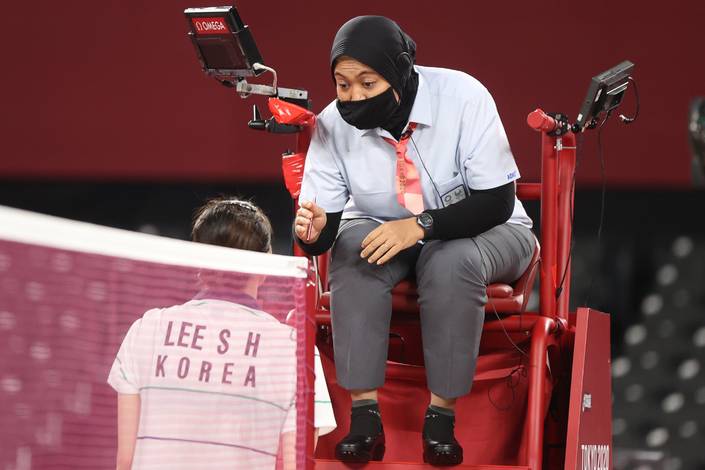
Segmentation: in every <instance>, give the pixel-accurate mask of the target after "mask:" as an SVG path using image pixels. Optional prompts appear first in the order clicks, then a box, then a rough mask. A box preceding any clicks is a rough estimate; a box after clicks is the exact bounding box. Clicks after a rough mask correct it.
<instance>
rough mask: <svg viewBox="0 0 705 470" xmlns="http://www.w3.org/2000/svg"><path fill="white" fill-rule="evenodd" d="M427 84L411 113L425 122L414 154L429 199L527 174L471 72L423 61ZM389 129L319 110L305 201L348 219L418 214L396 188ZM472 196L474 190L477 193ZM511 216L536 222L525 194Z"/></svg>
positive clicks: (442, 199)
mask: <svg viewBox="0 0 705 470" xmlns="http://www.w3.org/2000/svg"><path fill="white" fill-rule="evenodd" d="M415 70H416V71H417V72H418V74H419V87H418V91H417V93H416V99H415V101H414V105H413V107H412V109H411V114H410V116H409V121H410V122H415V123H417V127H416V130H415V131H414V133H413V134H412V139H413V140H412V142H411V143H410V145H409V146H408V147H407V154H408V156H409V157H410V158H411V159H412V160H413V162H414V165H415V166H416V168H417V170H418V172H419V175H420V179H421V187H422V192H423V200H424V207H425V208H426V209H438V208H441V207H446V206H448V205H450V204H454V203H456V202H458V201H460V200H461V199H463V198H464V197H468V196H467V194H468V192H467V190H468V189H469V188H472V189H477V190H482V189H490V188H495V187H497V186H501V185H504V184H507V183H509V182H511V181H515V180H517V179H519V177H520V175H519V170H518V168H517V165H516V162H515V161H514V156H513V155H512V152H511V149H510V148H509V142H508V141H507V135H506V133H505V131H504V127H503V126H502V121H501V120H500V117H499V114H498V112H497V107H496V106H495V103H494V100H493V99H492V96H491V95H490V93H489V91H487V89H486V88H485V87H484V86H483V85H482V84H481V83H480V82H479V81H477V80H476V79H475V78H473V77H471V76H470V75H468V74H466V73H463V72H459V71H455V70H449V69H442V68H434V67H422V66H415ZM380 137H386V138H390V139H393V137H392V136H391V134H390V133H389V132H387V131H386V130H384V129H381V128H376V129H369V130H359V129H357V128H355V127H353V126H351V125H349V124H348V123H346V122H345V121H344V120H343V118H342V117H341V116H340V113H339V112H338V109H337V108H336V105H335V101H334V102H332V103H330V104H329V105H328V106H327V107H326V108H325V109H324V110H323V111H322V112H321V113H320V114H319V115H318V120H317V123H316V129H315V131H314V134H313V138H312V140H311V145H310V147H309V150H308V153H307V155H306V167H305V170H304V178H303V182H302V186H301V195H300V196H299V201H301V202H303V201H314V200H315V201H316V204H318V205H319V206H321V207H322V208H323V209H324V210H325V211H326V212H338V211H341V210H343V209H344V212H343V219H351V218H372V219H375V220H378V221H385V220H394V219H401V218H407V217H411V216H412V214H411V212H409V211H408V210H407V209H406V208H404V207H402V206H400V205H399V203H398V202H397V196H396V193H395V184H394V182H395V172H396V155H395V150H394V147H393V146H392V145H390V144H389V143H388V142H387V141H385V140H384V139H382V138H380ZM469 197H472V196H469ZM508 222H509V223H513V224H519V225H524V226H526V227H531V225H532V223H531V219H530V218H529V217H528V216H527V215H526V212H525V211H524V207H523V206H522V204H521V202H520V201H519V200H516V202H515V205H514V213H513V214H512V216H511V217H510V219H509V221H508Z"/></svg>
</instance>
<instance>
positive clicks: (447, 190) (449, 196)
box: [437, 173, 468, 207]
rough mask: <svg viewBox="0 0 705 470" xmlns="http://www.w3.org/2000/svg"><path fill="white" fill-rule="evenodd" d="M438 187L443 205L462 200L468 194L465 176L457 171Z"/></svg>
mask: <svg viewBox="0 0 705 470" xmlns="http://www.w3.org/2000/svg"><path fill="white" fill-rule="evenodd" d="M437 187H438V193H439V194H440V196H441V204H442V205H443V207H448V206H450V205H453V204H455V203H457V202H460V201H462V200H463V199H465V198H466V197H467V196H468V192H467V188H466V187H465V182H464V181H463V176H462V175H461V174H460V173H456V174H455V176H453V177H452V178H450V179H449V180H446V181H442V182H440V183H438V185H437Z"/></svg>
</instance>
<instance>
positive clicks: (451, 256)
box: [330, 219, 535, 399]
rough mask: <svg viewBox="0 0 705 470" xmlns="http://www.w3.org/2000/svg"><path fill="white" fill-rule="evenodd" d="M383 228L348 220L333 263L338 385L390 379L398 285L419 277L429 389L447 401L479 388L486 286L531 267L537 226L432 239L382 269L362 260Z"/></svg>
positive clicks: (364, 385)
mask: <svg viewBox="0 0 705 470" xmlns="http://www.w3.org/2000/svg"><path fill="white" fill-rule="evenodd" d="M378 225H379V223H378V222H375V221H373V220H369V219H353V220H344V221H343V223H342V224H341V226H340V229H339V231H338V237H337V239H336V241H335V244H334V245H333V249H332V254H331V256H332V257H331V266H330V288H331V316H332V324H333V348H334V351H335V368H336V372H337V379H338V383H339V384H340V385H341V386H342V387H344V388H346V389H348V390H365V389H375V388H378V387H381V386H382V385H383V384H384V372H385V365H386V360H387V350H388V346H389V324H390V319H391V313H392V312H391V303H392V297H391V290H392V288H393V287H394V286H395V285H396V284H397V283H398V282H399V281H401V280H403V279H405V278H407V277H409V276H411V275H415V277H416V282H417V285H418V294H419V307H420V310H421V329H422V338H423V352H424V362H425V365H426V374H427V382H428V388H429V389H430V390H431V392H433V393H435V394H436V395H438V396H440V397H443V398H448V399H450V398H456V397H459V396H462V395H465V394H467V393H468V392H469V391H470V387H471V386H472V380H473V375H474V373H475V365H476V362H477V354H478V350H479V347H480V335H481V333H482V325H483V322H484V317H485V311H484V306H485V304H486V303H487V294H486V286H487V285H488V284H490V283H493V282H506V283H510V282H513V281H515V280H516V279H518V278H519V277H520V276H521V275H522V273H523V272H524V271H525V270H526V268H527V267H528V265H529V263H530V261H531V257H532V255H533V251H534V246H535V238H534V236H533V234H532V233H531V230H530V229H528V228H526V227H523V226H520V225H514V224H508V223H505V224H503V225H499V226H497V227H494V228H493V229H491V230H488V231H487V232H485V233H483V234H481V235H478V236H476V237H474V238H462V239H457V240H448V241H442V240H432V241H428V242H426V243H425V244H424V245H420V244H417V245H415V246H413V247H411V248H409V249H407V250H404V251H402V252H401V253H399V254H397V255H396V256H395V257H394V258H392V259H391V260H390V261H388V262H387V263H386V264H384V265H382V266H377V265H376V264H369V263H368V262H367V260H365V259H362V258H361V257H360V252H361V251H362V248H361V246H360V245H361V243H362V240H363V239H364V238H365V237H366V236H367V234H368V233H370V231H372V230H373V229H374V228H375V227H377V226H378Z"/></svg>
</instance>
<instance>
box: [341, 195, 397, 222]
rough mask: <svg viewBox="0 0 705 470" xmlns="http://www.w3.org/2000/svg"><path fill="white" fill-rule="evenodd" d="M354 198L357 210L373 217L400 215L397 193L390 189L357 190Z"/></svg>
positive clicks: (394, 216)
mask: <svg viewBox="0 0 705 470" xmlns="http://www.w3.org/2000/svg"><path fill="white" fill-rule="evenodd" d="M352 199H353V202H354V204H355V208H356V209H357V210H359V211H361V212H363V213H365V214H367V215H369V216H371V217H378V218H382V219H387V218H396V217H399V213H398V206H399V203H398V202H397V199H396V194H394V193H392V192H390V191H369V192H357V193H355V194H354V195H353V197H352Z"/></svg>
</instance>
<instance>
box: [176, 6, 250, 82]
mask: <svg viewBox="0 0 705 470" xmlns="http://www.w3.org/2000/svg"><path fill="white" fill-rule="evenodd" d="M184 14H185V15H186V18H187V20H188V24H189V27H190V29H191V31H189V36H190V37H191V40H192V42H193V45H194V48H195V49H196V54H197V55H198V58H199V59H200V61H201V65H202V66H203V69H204V70H205V71H206V72H207V73H208V74H209V75H212V76H214V77H215V78H216V79H218V80H220V81H222V82H229V83H232V82H234V81H235V80H237V79H239V78H242V77H249V76H252V75H259V74H260V73H262V70H255V69H254V68H253V65H254V64H255V63H260V64H263V61H262V56H261V55H260V53H259V50H258V49H257V45H256V44H255V41H254V39H253V37H252V34H251V33H250V30H249V29H248V27H247V26H246V25H245V24H243V22H242V19H241V18H240V15H239V14H238V13H237V10H236V9H235V7H232V6H230V7H208V8H188V9H186V10H185V11H184Z"/></svg>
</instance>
